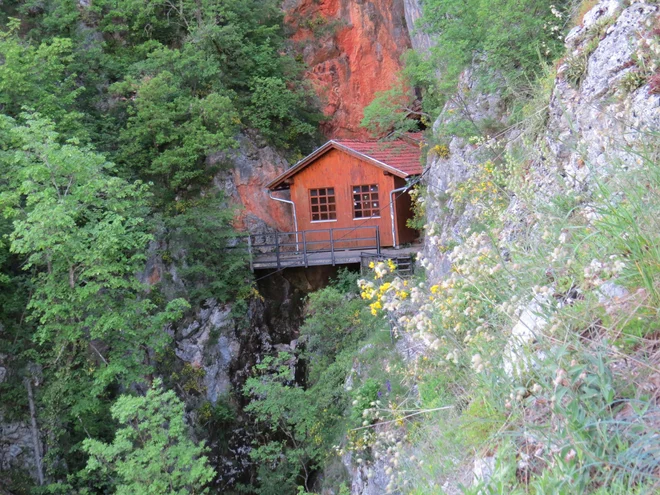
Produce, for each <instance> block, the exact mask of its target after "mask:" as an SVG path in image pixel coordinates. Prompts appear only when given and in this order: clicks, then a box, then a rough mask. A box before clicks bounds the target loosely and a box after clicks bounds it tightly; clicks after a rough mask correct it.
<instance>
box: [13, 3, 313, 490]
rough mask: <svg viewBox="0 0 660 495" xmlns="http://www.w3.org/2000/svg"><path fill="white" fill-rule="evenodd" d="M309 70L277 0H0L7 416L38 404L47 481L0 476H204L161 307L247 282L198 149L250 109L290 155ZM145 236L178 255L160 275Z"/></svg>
mask: <svg viewBox="0 0 660 495" xmlns="http://www.w3.org/2000/svg"><path fill="white" fill-rule="evenodd" d="M301 76H302V67H301V65H300V63H299V62H297V61H296V60H295V58H294V57H293V56H291V55H290V51H289V49H288V46H287V43H286V33H285V30H284V24H283V14H282V12H281V10H280V8H279V4H278V2H277V1H274V0H267V1H263V0H259V1H256V0H248V1H246V0H213V1H206V0H203V1H201V2H200V1H192V0H190V1H188V0H185V1H182V2H176V3H174V2H169V1H149V2H138V1H133V0H120V1H111V2H108V1H105V0H101V1H94V2H93V3H91V2H74V1H69V0H47V1H45V2H34V1H23V0H10V1H9V2H4V3H3V4H2V8H1V11H0V205H1V210H2V220H0V229H1V231H2V239H0V270H1V272H0V284H1V286H0V300H1V302H2V307H1V308H0V311H1V315H0V318H1V323H0V358H1V359H2V363H3V365H4V366H6V369H9V370H10V372H9V374H8V376H6V377H4V378H5V380H3V383H0V395H1V396H2V404H1V405H2V411H1V413H0V417H2V418H4V419H5V420H6V421H11V420H15V419H21V420H25V419H26V418H30V417H32V418H36V419H37V420H38V424H37V427H38V428H39V429H40V431H41V434H42V438H43V440H44V441H45V445H44V449H43V452H42V453H45V456H44V458H43V459H40V461H41V462H39V464H40V465H39V466H37V471H39V480H38V481H39V482H38V485H41V486H38V487H36V488H34V487H32V488H30V486H31V485H32V484H33V482H32V480H31V479H30V478H29V477H25V476H23V474H21V473H18V472H15V473H9V474H7V473H3V474H2V475H0V486H2V487H6V488H7V489H9V490H12V491H13V492H16V493H28V492H31V493H110V492H116V493H146V492H143V491H141V490H143V489H144V484H145V480H147V481H150V482H153V483H154V485H153V487H152V488H151V491H150V492H149V493H158V494H162V493H182V492H186V493H202V492H204V491H205V490H206V489H207V487H208V486H209V482H210V481H212V479H213V478H214V476H215V473H214V470H213V469H211V468H210V467H209V466H208V460H207V459H206V457H204V456H203V454H202V448H201V447H199V446H195V443H194V442H193V441H192V440H190V438H191V437H190V432H189V431H188V430H187V427H186V426H185V425H184V423H183V414H184V407H183V404H182V403H181V402H180V401H179V399H177V398H176V396H174V394H173V393H172V392H170V391H165V390H164V389H163V386H162V384H161V383H160V382H156V381H154V377H155V376H157V375H158V374H159V373H160V371H159V370H161V367H162V366H161V365H162V363H168V361H172V355H173V353H172V337H171V333H168V332H167V331H165V329H166V328H167V327H168V325H169V324H171V323H175V322H176V321H179V320H180V319H181V317H182V316H183V315H184V314H185V313H186V312H187V311H189V310H190V309H194V308H196V307H198V306H199V304H200V303H201V302H202V301H205V300H207V299H209V298H213V299H215V300H217V301H221V302H228V301H240V300H241V299H245V298H246V297H247V296H248V294H249V293H250V290H251V282H250V276H249V272H248V271H247V267H246V263H245V259H244V256H243V255H242V254H241V251H240V250H231V251H227V249H226V248H227V247H228V246H230V245H233V243H234V240H235V238H236V232H234V230H233V228H232V226H231V222H232V220H233V211H232V210H231V208H228V204H227V201H226V199H225V198H224V197H223V196H222V194H221V192H218V191H217V190H215V189H214V188H213V187H212V179H213V176H214V175H215V174H216V173H218V172H220V171H221V168H222V167H225V165H224V164H223V163H220V164H218V165H213V163H212V162H210V161H209V160H208V157H209V156H211V155H213V154H217V153H218V152H221V151H227V150H231V149H234V148H236V147H237V146H238V141H237V139H236V138H237V136H238V135H239V133H241V132H244V131H245V130H246V129H249V130H250V132H253V133H254V132H256V133H258V134H261V136H262V138H265V139H266V140H267V141H268V142H269V143H270V144H271V145H273V146H276V147H278V148H279V149H280V150H283V151H284V152H288V153H291V154H292V155H293V154H296V153H299V152H300V151H301V150H306V149H307V148H308V147H309V146H310V145H311V144H313V142H314V140H315V138H316V132H317V130H316V129H317V127H318V115H317V114H316V113H315V110H314V108H315V104H314V102H313V101H312V99H311V97H310V93H309V91H308V90H307V89H306V87H305V85H304V83H303V80H302V78H301ZM150 245H151V246H152V248H151V251H149V252H150V253H151V256H159V258H160V259H162V260H163V262H164V263H165V264H166V265H171V264H176V265H177V266H178V267H179V271H178V276H179V283H178V284H176V288H175V290H169V291H168V293H167V294H165V293H163V291H161V289H160V288H159V287H158V286H154V287H151V288H150V289H149V290H147V287H146V286H145V285H144V284H143V283H142V282H141V281H140V280H142V279H143V277H138V276H136V275H138V274H140V273H142V272H143V271H144V267H145V262H146V260H147V252H148V248H149V246H150ZM235 307H236V308H237V310H238V308H240V304H239V305H235ZM168 356H169V358H168ZM3 369H4V368H3ZM161 371H163V370H161ZM151 384H153V388H151ZM147 390H149V391H148V392H147ZM126 394H129V395H126ZM132 395H135V397H133V396H132ZM159 425H160V426H159ZM159 428H161V429H160V430H159ZM38 457H40V456H38ZM185 459H188V461H189V462H188V461H186V460H185ZM137 487H141V488H137Z"/></svg>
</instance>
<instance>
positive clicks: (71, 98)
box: [0, 18, 86, 137]
mask: <svg viewBox="0 0 660 495" xmlns="http://www.w3.org/2000/svg"><path fill="white" fill-rule="evenodd" d="M19 28H20V21H19V20H18V19H14V18H12V19H10V22H9V25H8V27H7V29H6V30H5V31H0V58H1V59H2V64H1V65H0V111H1V112H2V113H4V114H6V115H10V116H12V117H16V116H18V115H19V114H20V113H21V112H22V111H23V109H24V108H28V109H30V110H32V111H36V112H39V113H40V114H42V115H44V116H46V117H48V118H50V119H52V120H54V121H55V122H56V123H57V125H58V127H59V128H60V130H61V132H63V133H64V134H65V135H66V134H68V133H77V134H78V136H79V137H80V136H83V135H86V132H85V130H84V128H83V126H82V125H81V122H80V121H81V118H82V114H81V113H80V112H77V111H76V108H75V105H76V101H77V98H78V96H79V95H80V93H81V91H82V88H81V87H79V85H78V84H77V83H76V78H77V74H75V73H73V72H71V70H70V65H71V62H72V60H73V54H72V49H73V47H72V43H71V40H70V39H67V38H53V39H52V40H50V41H48V42H46V41H44V42H42V43H39V44H36V43H32V42H29V41H25V40H21V39H20V38H19V35H18V33H19Z"/></svg>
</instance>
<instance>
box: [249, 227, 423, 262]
mask: <svg viewBox="0 0 660 495" xmlns="http://www.w3.org/2000/svg"><path fill="white" fill-rule="evenodd" d="M248 243H249V252H250V268H251V269H252V271H254V270H266V269H278V270H279V269H284V268H293V267H309V266H322V265H332V266H336V265H349V264H358V263H362V264H364V262H365V260H367V262H368V261H371V260H381V259H389V258H392V259H401V260H403V259H406V258H407V259H410V257H411V256H412V255H414V254H415V253H417V252H419V247H409V248H401V249H392V248H381V247H380V233H379V231H378V227H359V228H351V229H325V230H306V231H299V232H277V233H272V234H263V235H252V236H250V238H249V242H248ZM410 266H411V267H412V264H410Z"/></svg>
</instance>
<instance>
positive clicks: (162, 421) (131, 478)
mask: <svg viewBox="0 0 660 495" xmlns="http://www.w3.org/2000/svg"><path fill="white" fill-rule="evenodd" d="M111 412H112V417H113V419H115V420H116V421H117V422H118V423H119V429H118V430H117V432H116V433H115V437H114V440H113V442H112V443H110V444H106V443H103V442H100V441H98V440H94V439H88V440H85V442H84V445H83V448H84V449H85V451H86V452H87V453H89V454H90V458H89V461H88V462H87V468H86V469H87V471H89V472H94V471H97V470H99V471H102V472H103V473H104V474H105V476H104V477H105V478H110V479H113V480H116V481H115V486H114V489H115V493H116V494H117V495H133V494H136V493H142V494H145V495H150V494H152V495H184V494H186V495H195V494H203V493H208V489H207V488H205V485H207V484H208V483H209V482H210V481H211V480H212V479H213V477H214V475H215V472H214V470H213V468H211V467H210V466H209V464H208V459H207V457H206V456H205V455H204V446H203V444H197V443H195V442H194V441H192V440H191V439H190V435H189V432H188V428H187V426H186V424H185V421H184V417H185V410H184V404H183V402H181V400H179V398H178V397H177V396H176V395H175V394H174V392H173V391H171V390H167V391H166V390H164V389H163V388H162V383H161V382H160V380H156V381H155V382H154V384H153V386H152V387H151V388H150V389H149V390H148V391H147V393H146V395H144V396H130V395H122V396H121V397H119V399H117V401H116V402H115V403H114V404H113V406H112V409H111Z"/></svg>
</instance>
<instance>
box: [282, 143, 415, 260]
mask: <svg viewBox="0 0 660 495" xmlns="http://www.w3.org/2000/svg"><path fill="white" fill-rule="evenodd" d="M371 184H377V185H378V201H379V204H380V218H368V219H364V218H360V219H354V218H353V189H352V188H353V186H357V185H371ZM326 187H334V188H335V198H336V205H337V219H336V220H334V221H328V220H326V221H318V222H313V221H312V220H311V210H310V202H309V190H310V189H319V188H326ZM393 188H394V176H392V175H390V174H387V173H386V172H385V171H384V170H382V169H380V168H378V167H376V166H374V165H371V164H370V163H368V162H365V161H363V160H360V159H359V158H356V157H354V156H352V155H349V154H347V153H344V152H342V151H339V150H336V149H333V150H330V151H329V152H327V153H326V154H324V155H323V156H321V157H320V158H318V159H317V160H316V161H314V163H312V164H310V165H309V166H307V167H306V168H305V169H303V170H302V171H300V172H298V173H297V174H296V175H294V176H293V184H292V185H291V199H292V200H293V201H294V203H295V204H296V212H297V215H298V228H299V230H314V229H342V228H345V229H349V230H346V231H344V232H339V233H337V235H336V236H335V239H336V238H337V237H341V238H342V239H356V238H358V237H367V236H369V237H370V236H372V235H373V231H369V232H367V231H365V230H364V229H360V230H357V231H353V232H351V230H350V229H353V228H355V227H364V226H378V227H379V229H380V240H381V246H392V245H393V242H392V223H391V218H390V209H389V203H390V199H389V193H390V191H391V190H392V189H393ZM404 223H405V222H404ZM307 238H308V239H314V236H313V235H312V234H308V235H307ZM319 240H320V237H319ZM355 246H356V244H355V243H354V244H353V246H349V245H346V247H355ZM319 247H322V246H319V245H314V246H310V249H318V248H319Z"/></svg>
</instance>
